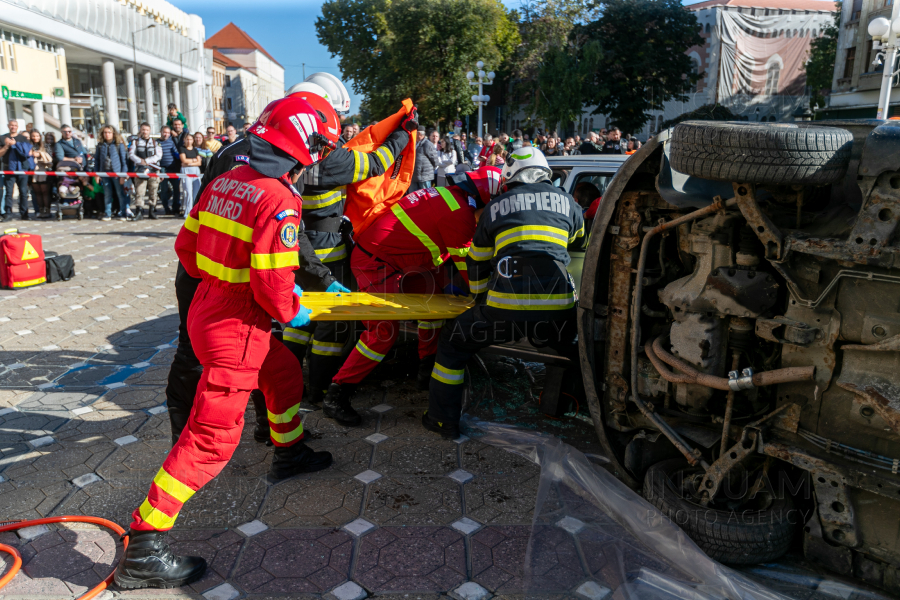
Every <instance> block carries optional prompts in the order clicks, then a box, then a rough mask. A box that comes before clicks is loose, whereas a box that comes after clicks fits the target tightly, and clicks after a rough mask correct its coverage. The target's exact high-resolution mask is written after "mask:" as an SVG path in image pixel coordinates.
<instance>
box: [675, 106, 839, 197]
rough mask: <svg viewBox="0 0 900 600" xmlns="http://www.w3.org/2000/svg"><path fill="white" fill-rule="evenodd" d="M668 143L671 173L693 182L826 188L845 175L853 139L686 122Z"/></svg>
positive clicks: (832, 132) (774, 126) (812, 130)
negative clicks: (672, 169)
mask: <svg viewBox="0 0 900 600" xmlns="http://www.w3.org/2000/svg"><path fill="white" fill-rule="evenodd" d="M670 140H671V142H670V144H671V145H670V161H671V163H672V168H674V169H675V170H676V171H678V172H680V173H684V174H686V175H691V176H693V177H700V178H702V179H713V180H716V181H729V182H742V183H774V184H783V185H828V184H830V183H834V182H835V181H837V180H839V179H840V178H842V177H843V176H844V174H845V173H846V171H847V165H848V164H849V162H850V147H851V145H852V144H853V135H852V134H851V133H850V132H849V131H847V130H846V129H837V128H834V127H820V126H817V125H812V126H809V127H797V126H796V125H792V124H788V123H766V124H763V123H758V124H755V123H732V122H716V121H684V122H683V123H679V124H678V125H676V126H675V129H674V130H673V131H672V136H671V138H670Z"/></svg>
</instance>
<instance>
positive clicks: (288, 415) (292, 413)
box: [266, 402, 300, 423]
mask: <svg viewBox="0 0 900 600" xmlns="http://www.w3.org/2000/svg"><path fill="white" fill-rule="evenodd" d="M299 409H300V403H299V402H298V403H297V404H295V405H293V406H292V407H290V408H289V409H287V410H286V411H284V412H283V413H281V414H280V415H277V414H275V413H273V412H272V411H271V410H269V409H266V412H267V413H269V422H270V423H290V422H291V421H292V420H293V419H294V417H296V416H297V412H298V411H299Z"/></svg>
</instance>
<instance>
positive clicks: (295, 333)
mask: <svg viewBox="0 0 900 600" xmlns="http://www.w3.org/2000/svg"><path fill="white" fill-rule="evenodd" d="M311 337H312V334H311V333H309V332H308V331H303V330H302V329H294V328H293V327H285V328H284V333H283V334H282V336H281V339H282V341H285V342H293V343H295V344H302V345H304V346H305V345H306V344H308V343H309V340H310V338H311Z"/></svg>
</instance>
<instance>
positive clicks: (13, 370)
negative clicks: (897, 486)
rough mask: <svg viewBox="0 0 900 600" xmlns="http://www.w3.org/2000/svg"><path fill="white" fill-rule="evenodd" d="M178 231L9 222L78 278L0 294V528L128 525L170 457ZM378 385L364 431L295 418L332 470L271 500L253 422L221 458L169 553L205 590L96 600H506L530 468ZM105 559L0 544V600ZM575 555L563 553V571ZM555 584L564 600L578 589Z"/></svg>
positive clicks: (56, 541) (100, 546)
mask: <svg viewBox="0 0 900 600" xmlns="http://www.w3.org/2000/svg"><path fill="white" fill-rule="evenodd" d="M180 224H181V223H180V221H178V220H174V219H171V218H162V219H159V220H157V221H149V220H147V221H142V222H139V223H125V222H119V221H113V222H110V223H101V222H97V221H81V222H79V221H75V220H65V221H62V222H59V223H58V222H28V223H20V230H22V231H24V232H28V233H37V234H40V235H42V236H43V242H44V248H45V249H47V250H54V251H56V252H59V253H66V254H72V255H73V256H74V258H75V261H76V271H77V276H76V277H75V278H74V279H72V280H71V281H68V282H60V283H54V284H48V285H43V286H39V287H35V288H31V289H25V290H17V291H9V290H2V291H0V520H13V519H28V518H37V517H44V516H57V515H66V514H71V515H79V514H83V515H95V516H100V517H104V518H107V519H111V520H114V521H116V522H118V523H119V524H121V525H122V526H127V524H128V523H129V521H130V514H131V511H132V510H133V509H134V508H135V507H136V506H138V504H139V503H140V502H141V501H142V499H143V497H144V495H145V494H146V491H147V488H148V485H149V483H150V480H151V479H152V478H153V475H154V474H155V473H156V471H157V469H158V468H159V466H160V464H161V462H162V460H163V459H164V457H165V455H166V453H167V452H168V451H169V448H170V445H169V444H170V443H169V423H168V416H167V414H166V412H165V382H166V375H167V372H168V367H169V364H170V363H171V360H172V356H173V353H174V344H175V342H176V335H177V326H178V316H177V309H176V306H175V304H176V301H175V294H174V288H173V281H174V277H175V266H176V263H177V259H176V256H175V252H174V250H173V242H174V239H175V236H176V235H177V232H178V229H179V227H180ZM389 383H390V382H381V383H375V384H371V385H367V386H365V387H363V388H361V390H360V392H359V393H358V394H357V396H356V398H355V399H354V404H355V405H356V406H357V407H358V409H360V410H361V411H362V413H363V415H364V423H363V425H362V426H361V427H358V428H346V427H341V426H339V425H337V424H335V423H334V422H333V421H331V420H329V419H326V418H324V417H323V416H322V413H321V411H317V412H310V413H307V414H306V416H305V420H304V424H305V427H306V429H307V431H308V438H307V439H308V442H309V444H310V445H311V446H312V447H314V448H315V449H317V450H329V451H331V452H332V453H333V454H334V457H335V464H334V466H333V467H332V468H330V469H328V470H326V471H323V472H320V473H315V474H311V475H306V476H299V477H295V478H292V479H290V480H287V481H283V482H280V483H278V484H275V485H271V484H269V483H267V481H266V479H265V474H266V472H267V470H268V468H269V463H270V460H271V452H270V449H268V448H266V447H265V446H264V445H261V444H258V443H255V442H254V441H253V439H252V425H251V424H252V423H253V422H254V416H253V414H252V405H250V407H249V408H248V414H247V416H246V425H245V431H244V435H243V438H242V442H241V445H240V447H239V448H238V450H237V452H236V453H235V455H234V458H233V459H232V460H231V462H230V463H229V465H228V466H227V467H226V468H225V470H224V471H223V472H222V474H221V475H220V476H219V477H217V478H216V479H215V480H214V481H213V482H212V483H211V484H210V485H209V486H207V487H206V488H204V489H203V490H201V491H200V492H199V493H197V494H196V495H195V496H194V497H193V498H192V499H191V500H190V501H189V502H188V503H187V504H186V505H185V508H184V510H183V511H182V513H181V515H180V517H179V519H178V521H177V523H176V528H175V530H173V532H172V534H171V539H172V541H173V546H174V549H175V551H176V552H180V553H192V554H199V555H201V556H204V557H205V558H206V559H207V561H208V562H209V564H210V569H209V571H208V572H207V574H206V575H205V576H204V578H203V579H201V580H200V581H198V582H197V583H195V584H193V585H192V586H189V587H186V588H184V589H175V590H153V591H148V590H144V591H133V592H123V591H120V590H116V589H115V588H113V589H112V592H111V595H112V596H114V597H129V598H130V597H135V598H138V597H140V598H174V597H184V598H196V599H199V598H203V597H206V598H215V597H231V596H233V595H234V594H235V593H237V594H238V595H239V596H240V597H248V598H255V599H262V598H276V597H279V598H282V597H291V598H318V597H327V598H335V597H352V596H353V594H356V593H357V592H358V588H357V587H355V586H354V585H344V584H347V582H348V581H350V582H355V583H356V584H358V585H359V586H362V588H363V592H362V593H368V594H372V595H375V594H377V595H379V596H382V597H384V598H410V599H411V598H423V599H425V598H428V599H431V598H438V597H446V594H448V593H449V592H451V591H452V590H454V589H455V588H457V587H459V586H460V585H461V584H463V583H466V582H475V583H477V584H479V585H480V586H482V587H483V588H485V589H486V590H487V592H488V593H489V594H494V595H496V596H497V597H508V596H509V595H510V594H512V595H513V596H517V595H520V594H521V593H522V580H521V577H522V569H523V562H524V553H525V549H526V543H527V539H528V531H529V528H530V525H531V521H532V512H533V507H534V501H535V493H536V490H537V480H538V473H539V470H538V468H537V467H536V466H534V465H533V464H531V463H529V462H527V461H525V460H524V459H521V458H519V457H516V456H514V455H511V454H508V453H506V452H503V451H501V450H497V449H496V448H491V447H488V446H485V445H484V444H481V443H479V442H477V441H471V440H469V441H464V442H462V443H454V442H450V441H442V440H440V439H438V438H437V437H436V436H433V435H432V434H428V433H427V432H425V431H424V430H423V429H422V428H421V426H420V425H419V423H418V420H419V417H420V415H421V409H422V408H424V407H425V405H426V404H427V394H426V393H422V392H418V391H417V390H415V389H414V388H413V386H411V385H410V384H409V383H399V382H398V383H395V384H393V385H388V384H389ZM451 474H453V478H451V477H449V475H451ZM76 480H77V481H76ZM248 524H249V525H248ZM116 542H117V540H116V539H115V538H114V537H113V536H112V535H110V534H109V533H107V532H106V531H105V530H102V529H98V528H94V527H92V526H87V525H78V524H71V525H66V526H50V527H49V529H48V530H47V531H46V532H45V533H43V534H42V535H39V536H38V537H36V538H34V539H31V540H25V539H21V538H20V537H18V536H17V535H16V534H15V533H11V532H7V533H3V534H0V543H6V544H9V545H12V546H15V547H17V548H19V550H20V551H21V552H22V554H23V558H24V566H23V569H22V572H21V573H20V574H19V576H17V577H16V579H15V580H14V581H13V582H12V583H10V584H9V585H8V586H7V587H6V588H5V589H3V590H2V592H0V597H2V598H3V599H8V598H29V599H32V598H33V599H39V600H49V599H56V598H72V597H77V596H78V595H79V594H81V593H83V592H84V591H85V590H86V589H88V588H89V587H91V586H93V585H95V584H96V583H97V582H99V581H100V579H101V578H102V577H103V576H104V575H105V574H106V573H107V572H108V571H109V569H110V568H111V565H112V564H114V562H115V561H116V557H117V556H118V555H119V554H120V553H121V545H118V546H117V543H116ZM571 543H572V540H569V544H568V546H566V544H563V543H561V544H560V547H561V548H563V549H562V550H560V552H561V553H562V554H560V560H561V561H562V560H564V558H565V554H566V553H567V552H569V551H570V547H571ZM2 560H6V561H7V562H6V568H8V566H9V561H8V560H7V559H6V556H5V555H3V559H2ZM567 568H569V569H570V570H572V569H574V570H575V571H577V563H575V564H574V565H568V567H567ZM4 570H5V569H4ZM565 575H566V577H565V579H566V581H565V586H566V588H567V589H569V590H572V589H574V587H573V585H574V584H575V583H578V582H579V581H581V580H584V579H586V577H587V576H588V575H589V574H582V573H580V572H571V573H570V572H569V571H566V573H565ZM227 586H231V587H227ZM336 588H337V589H336ZM466 589H469V588H466ZM333 590H334V594H332V593H331V592H332V591H333ZM204 594H205V596H204ZM106 597H110V592H107V596H106ZM542 597H550V596H547V595H546V594H545V595H543V596H542ZM552 597H569V594H568V593H566V594H562V595H553V596H552Z"/></svg>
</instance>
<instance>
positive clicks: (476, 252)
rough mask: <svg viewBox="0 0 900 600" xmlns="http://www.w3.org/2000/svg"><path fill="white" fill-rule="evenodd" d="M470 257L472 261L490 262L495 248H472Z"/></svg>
mask: <svg viewBox="0 0 900 600" xmlns="http://www.w3.org/2000/svg"><path fill="white" fill-rule="evenodd" d="M468 256H469V258H471V259H472V260H490V259H491V257H492V256H494V248H493V247H490V248H488V247H481V246H472V247H471V248H469V254H468Z"/></svg>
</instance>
